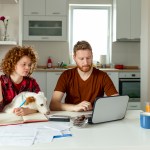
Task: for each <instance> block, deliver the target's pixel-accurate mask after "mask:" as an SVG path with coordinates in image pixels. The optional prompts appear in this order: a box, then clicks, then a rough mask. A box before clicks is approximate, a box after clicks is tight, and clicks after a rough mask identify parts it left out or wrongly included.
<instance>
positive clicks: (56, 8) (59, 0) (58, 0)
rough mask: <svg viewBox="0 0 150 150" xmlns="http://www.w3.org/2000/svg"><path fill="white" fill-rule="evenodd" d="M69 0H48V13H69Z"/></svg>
mask: <svg viewBox="0 0 150 150" xmlns="http://www.w3.org/2000/svg"><path fill="white" fill-rule="evenodd" d="M67 2H68V0H46V15H65V16H66V15H67V12H68V7H67V6H68V3H67Z"/></svg>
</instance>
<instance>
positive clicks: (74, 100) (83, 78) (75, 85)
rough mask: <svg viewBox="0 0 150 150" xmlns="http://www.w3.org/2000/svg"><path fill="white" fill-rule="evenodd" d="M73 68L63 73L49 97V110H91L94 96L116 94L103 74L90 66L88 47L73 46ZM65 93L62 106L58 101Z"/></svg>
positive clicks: (86, 45) (79, 44)
mask: <svg viewBox="0 0 150 150" xmlns="http://www.w3.org/2000/svg"><path fill="white" fill-rule="evenodd" d="M73 58H74V61H75V62H76V65H77V67H75V68H73V69H69V70H66V71H64V72H63V73H62V74H61V76H60V78H59V79H58V82H57V85H56V87H55V89H54V93H53V95H52V99H51V103H50V109H51V110H56V111H58V110H66V111H89V110H92V107H93V103H94V101H95V98H96V97H103V96H104V93H105V94H106V95H107V96H115V95H118V92H117V91H116V89H115V86H114V84H113V82H112V81H111V79H110V78H109V76H108V75H107V73H105V72H103V71H101V70H99V69H96V68H94V67H93V64H92V61H93V54H92V48H91V46H90V44H89V43H88V42H86V41H78V42H77V43H76V44H75V46H74V56H73ZM65 93H66V98H65V103H62V102H61V100H62V98H63V96H64V94H65Z"/></svg>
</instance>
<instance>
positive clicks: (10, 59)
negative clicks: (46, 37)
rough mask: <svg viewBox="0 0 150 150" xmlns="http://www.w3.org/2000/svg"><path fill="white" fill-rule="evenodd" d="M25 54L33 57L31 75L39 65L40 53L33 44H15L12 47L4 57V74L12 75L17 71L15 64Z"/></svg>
mask: <svg viewBox="0 0 150 150" xmlns="http://www.w3.org/2000/svg"><path fill="white" fill-rule="evenodd" d="M24 56H28V57H29V58H30V59H31V62H32V66H31V70H30V73H29V75H31V74H32V72H33V70H34V69H35V68H36V66H37V59H38V54H37V52H36V51H35V50H34V49H33V48H32V47H31V46H15V47H13V48H11V49H10V50H9V51H8V52H7V53H6V55H5V57H4V59H2V63H1V69H2V71H3V73H4V74H7V75H11V74H12V73H13V72H14V71H15V65H16V64H17V62H18V61H19V60H20V59H21V58H22V57H24Z"/></svg>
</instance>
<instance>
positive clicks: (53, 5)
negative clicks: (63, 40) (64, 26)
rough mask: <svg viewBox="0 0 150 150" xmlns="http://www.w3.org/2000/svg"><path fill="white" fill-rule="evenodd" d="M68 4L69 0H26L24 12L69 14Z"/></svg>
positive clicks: (28, 13) (27, 13)
mask: <svg viewBox="0 0 150 150" xmlns="http://www.w3.org/2000/svg"><path fill="white" fill-rule="evenodd" d="M35 5H36V7H35ZM67 6H68V5H67V0H55V1H54V0H24V1H23V9H24V11H23V12H24V15H67Z"/></svg>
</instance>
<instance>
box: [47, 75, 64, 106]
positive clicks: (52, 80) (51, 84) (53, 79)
mask: <svg viewBox="0 0 150 150" xmlns="http://www.w3.org/2000/svg"><path fill="white" fill-rule="evenodd" d="M61 73H62V72H48V73H47V98H48V100H49V103H50V100H51V97H52V94H53V91H54V88H55V86H56V84H57V80H58V78H59V77H60V75H61Z"/></svg>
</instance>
